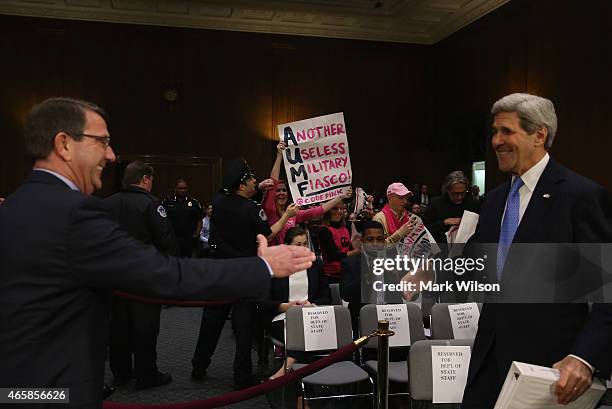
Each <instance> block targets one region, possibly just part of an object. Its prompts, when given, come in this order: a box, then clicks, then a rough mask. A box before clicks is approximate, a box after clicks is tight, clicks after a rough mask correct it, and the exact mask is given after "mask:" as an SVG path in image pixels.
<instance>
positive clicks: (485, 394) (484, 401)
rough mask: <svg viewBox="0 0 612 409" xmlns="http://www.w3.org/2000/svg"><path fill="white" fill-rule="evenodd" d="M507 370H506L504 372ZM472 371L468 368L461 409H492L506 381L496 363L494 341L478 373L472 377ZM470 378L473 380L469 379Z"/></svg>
mask: <svg viewBox="0 0 612 409" xmlns="http://www.w3.org/2000/svg"><path fill="white" fill-rule="evenodd" d="M472 353H473V352H472ZM507 370H508V368H506V372H507ZM472 371H473V368H472V367H471V366H470V374H469V376H468V384H467V385H466V387H465V391H464V392H463V403H462V405H461V409H492V408H493V407H494V406H495V402H497V397H498V396H499V393H500V392H501V389H502V386H503V384H504V381H505V380H506V379H505V376H506V375H505V373H504V374H502V373H501V372H500V368H499V365H498V363H497V358H496V353H495V341H493V345H492V346H491V348H490V349H489V351H488V353H487V356H486V357H485V360H484V362H483V364H482V366H481V367H480V368H479V370H478V372H477V373H476V374H474V375H472ZM472 377H473V378H474V379H471V378H472ZM470 380H471V382H470Z"/></svg>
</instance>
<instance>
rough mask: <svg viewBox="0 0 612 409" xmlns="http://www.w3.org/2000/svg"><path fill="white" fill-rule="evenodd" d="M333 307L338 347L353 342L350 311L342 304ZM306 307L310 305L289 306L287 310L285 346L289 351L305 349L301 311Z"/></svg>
mask: <svg viewBox="0 0 612 409" xmlns="http://www.w3.org/2000/svg"><path fill="white" fill-rule="evenodd" d="M333 307H334V316H335V321H336V328H335V331H336V339H337V340H338V348H340V347H343V346H345V345H347V344H349V343H351V342H353V331H352V329H351V313H350V312H349V310H348V308H346V307H344V306H342V305H334V306H333ZM308 308H310V307H291V308H289V310H288V311H287V319H286V322H285V325H286V340H285V346H286V348H287V349H288V350H290V351H305V350H306V346H305V344H306V342H305V339H304V338H305V337H304V318H303V313H304V311H305V310H308Z"/></svg>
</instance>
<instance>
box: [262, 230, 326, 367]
mask: <svg viewBox="0 0 612 409" xmlns="http://www.w3.org/2000/svg"><path fill="white" fill-rule="evenodd" d="M285 244H293V245H295V246H304V247H307V246H308V238H307V237H306V231H305V230H304V229H303V228H301V227H293V228H291V229H289V230H288V231H287V233H286V234H285ZM321 267H322V265H321V263H320V262H315V264H313V265H312V267H311V268H309V269H308V270H304V271H300V272H298V273H295V274H294V275H292V276H291V277H290V278H280V279H277V280H272V283H271V285H270V298H269V299H268V300H267V301H265V302H264V308H265V311H266V312H267V313H268V317H269V319H270V320H272V319H273V318H274V317H279V318H280V316H281V315H282V314H283V313H285V312H287V310H288V309H289V308H291V307H294V306H309V305H312V306H316V305H326V304H331V293H330V290H329V284H328V283H327V279H326V278H325V275H324V274H323V270H322V268H321ZM283 318H284V317H283ZM284 322H285V321H284V319H277V320H276V321H273V322H272V325H271V326H270V331H269V332H270V335H272V336H273V337H274V338H276V339H278V340H281V341H284V339H285V328H284ZM296 354H297V352H295V351H294V352H292V351H287V362H286V363H285V365H283V366H282V367H281V368H280V369H279V370H278V372H276V373H275V374H274V375H272V376H271V377H270V379H276V378H278V377H279V376H282V375H284V374H285V368H290V367H291V366H292V365H293V364H294V363H295V362H296V361H297V360H298V359H299V357H298V356H297V355H296Z"/></svg>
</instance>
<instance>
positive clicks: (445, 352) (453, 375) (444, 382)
mask: <svg viewBox="0 0 612 409" xmlns="http://www.w3.org/2000/svg"><path fill="white" fill-rule="evenodd" d="M470 356H471V350H470V347H469V346H458V345H457V346H455V345H453V346H447V345H439V346H438V345H432V346H431V369H432V375H433V399H432V403H461V401H463V390H464V389H465V384H466V383H467V375H468V369H469V366H470Z"/></svg>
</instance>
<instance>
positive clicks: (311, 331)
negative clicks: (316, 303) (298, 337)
mask: <svg viewBox="0 0 612 409" xmlns="http://www.w3.org/2000/svg"><path fill="white" fill-rule="evenodd" d="M302 319H303V320H304V349H305V350H306V351H320V350H323V349H337V348H338V337H337V336H336V315H335V313H334V307H333V306H326V307H306V308H303V309H302Z"/></svg>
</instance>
